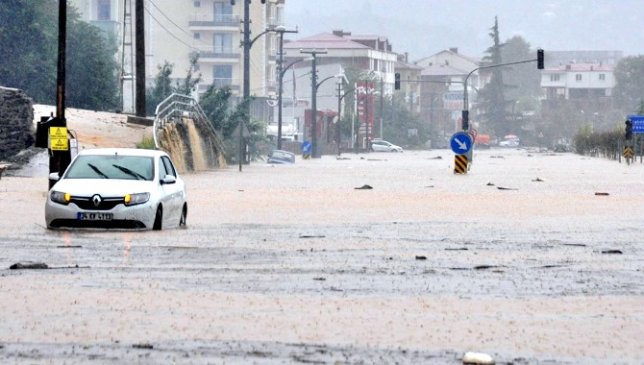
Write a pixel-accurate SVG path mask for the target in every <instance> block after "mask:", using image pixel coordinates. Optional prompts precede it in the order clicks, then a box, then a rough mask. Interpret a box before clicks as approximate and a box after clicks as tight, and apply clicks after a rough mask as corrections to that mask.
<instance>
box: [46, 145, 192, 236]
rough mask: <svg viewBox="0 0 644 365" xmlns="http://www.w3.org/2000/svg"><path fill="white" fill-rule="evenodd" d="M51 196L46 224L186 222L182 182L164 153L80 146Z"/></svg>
mask: <svg viewBox="0 0 644 365" xmlns="http://www.w3.org/2000/svg"><path fill="white" fill-rule="evenodd" d="M49 179H50V180H53V181H55V184H54V185H53V186H52V188H51V189H50V190H49V193H48V194H47V202H46V203H45V221H46V223H47V228H49V229H56V228H79V227H80V228H122V229H154V230H161V229H162V228H173V227H177V226H179V227H180V226H185V225H186V219H187V215H188V203H187V201H186V189H185V184H184V181H183V180H182V179H181V177H180V176H179V174H178V173H177V170H176V168H175V167H174V164H173V163H172V160H171V159H170V156H169V155H168V154H167V153H165V152H163V151H156V150H144V149H129V148H97V149H86V150H82V151H81V152H80V153H79V154H78V156H76V157H75V158H74V160H73V161H72V162H71V164H70V165H69V167H68V168H67V170H65V172H64V174H63V176H58V173H52V174H50V175H49Z"/></svg>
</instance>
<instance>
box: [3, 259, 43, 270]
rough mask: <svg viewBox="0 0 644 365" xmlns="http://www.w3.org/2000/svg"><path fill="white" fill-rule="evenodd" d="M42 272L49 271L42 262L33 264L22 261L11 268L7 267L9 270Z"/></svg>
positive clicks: (32, 262)
mask: <svg viewBox="0 0 644 365" xmlns="http://www.w3.org/2000/svg"><path fill="white" fill-rule="evenodd" d="M28 269H32V270H44V269H49V266H47V264H45V263H43V262H34V261H24V262H17V263H15V264H13V265H11V266H9V270H28Z"/></svg>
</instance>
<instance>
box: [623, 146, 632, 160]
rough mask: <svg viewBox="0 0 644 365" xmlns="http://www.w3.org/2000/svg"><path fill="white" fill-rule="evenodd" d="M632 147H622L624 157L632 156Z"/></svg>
mask: <svg viewBox="0 0 644 365" xmlns="http://www.w3.org/2000/svg"><path fill="white" fill-rule="evenodd" d="M633 155H634V153H633V148H631V147H628V146H626V147H624V158H633Z"/></svg>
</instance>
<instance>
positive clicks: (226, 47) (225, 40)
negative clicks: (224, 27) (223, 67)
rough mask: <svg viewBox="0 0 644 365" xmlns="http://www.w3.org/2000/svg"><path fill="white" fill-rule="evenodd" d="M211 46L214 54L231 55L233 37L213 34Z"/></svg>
mask: <svg viewBox="0 0 644 365" xmlns="http://www.w3.org/2000/svg"><path fill="white" fill-rule="evenodd" d="M213 46H214V52H215V53H233V35H232V34H230V33H215V35H214V36H213Z"/></svg>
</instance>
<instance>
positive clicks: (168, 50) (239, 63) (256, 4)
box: [70, 0, 285, 111]
mask: <svg viewBox="0 0 644 365" xmlns="http://www.w3.org/2000/svg"><path fill="white" fill-rule="evenodd" d="M70 4H71V5H72V6H74V7H76V8H77V9H78V11H79V12H80V14H81V17H82V19H83V20H85V21H88V22H89V23H92V24H94V25H96V26H98V27H100V28H101V29H103V30H104V31H105V32H106V34H107V35H108V36H109V37H111V38H112V39H114V41H115V42H117V45H118V49H119V51H118V54H117V55H116V57H117V59H118V61H119V63H120V64H122V66H123V79H124V83H123V89H124V110H125V111H128V107H131V106H132V105H134V104H133V101H132V100H131V98H128V96H130V97H132V95H133V93H132V92H131V91H130V88H131V86H132V85H133V82H132V81H131V80H132V79H131V75H133V74H134V67H133V65H134V59H133V55H134V50H135V48H134V47H136V44H135V42H134V38H135V37H134V29H135V24H134V19H135V14H134V10H135V7H134V5H135V0H70ZM284 4H285V0H266V1H253V2H251V4H250V19H251V26H250V27H251V38H254V37H255V36H257V35H259V34H260V33H262V32H264V31H265V30H266V29H269V28H271V27H275V26H277V25H282V23H283V20H282V19H283V18H282V14H283V7H284ZM144 9H145V10H144V11H145V42H146V44H145V48H146V50H145V54H146V79H147V80H146V84H148V85H150V84H151V83H152V81H153V80H154V77H155V76H156V75H157V73H158V68H159V66H161V65H163V64H164V63H165V62H166V61H167V62H169V63H170V64H172V65H173V67H174V68H173V74H172V77H173V78H175V79H182V78H184V77H185V76H186V73H187V70H188V69H189V66H190V57H191V55H193V54H198V55H199V61H198V65H197V68H198V72H199V73H200V74H201V78H202V81H201V83H200V84H199V85H198V90H197V93H196V95H195V96H197V97H198V96H199V94H201V93H203V92H205V91H206V90H207V88H208V87H209V86H210V85H213V84H214V85H215V86H224V85H227V86H230V87H231V89H232V90H233V93H234V94H235V95H237V96H241V95H242V89H241V88H242V85H243V69H244V65H243V48H242V47H241V46H240V45H241V42H242V40H243V33H242V30H243V18H244V16H243V9H244V4H243V0H236V1H231V0H144ZM276 53H277V35H276V34H275V33H273V32H267V33H265V34H264V35H262V36H261V37H259V38H257V40H256V41H255V42H254V43H253V46H252V48H251V55H250V95H254V96H257V97H260V98H262V97H268V96H269V95H273V94H274V93H275V90H276V62H275V60H276Z"/></svg>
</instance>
